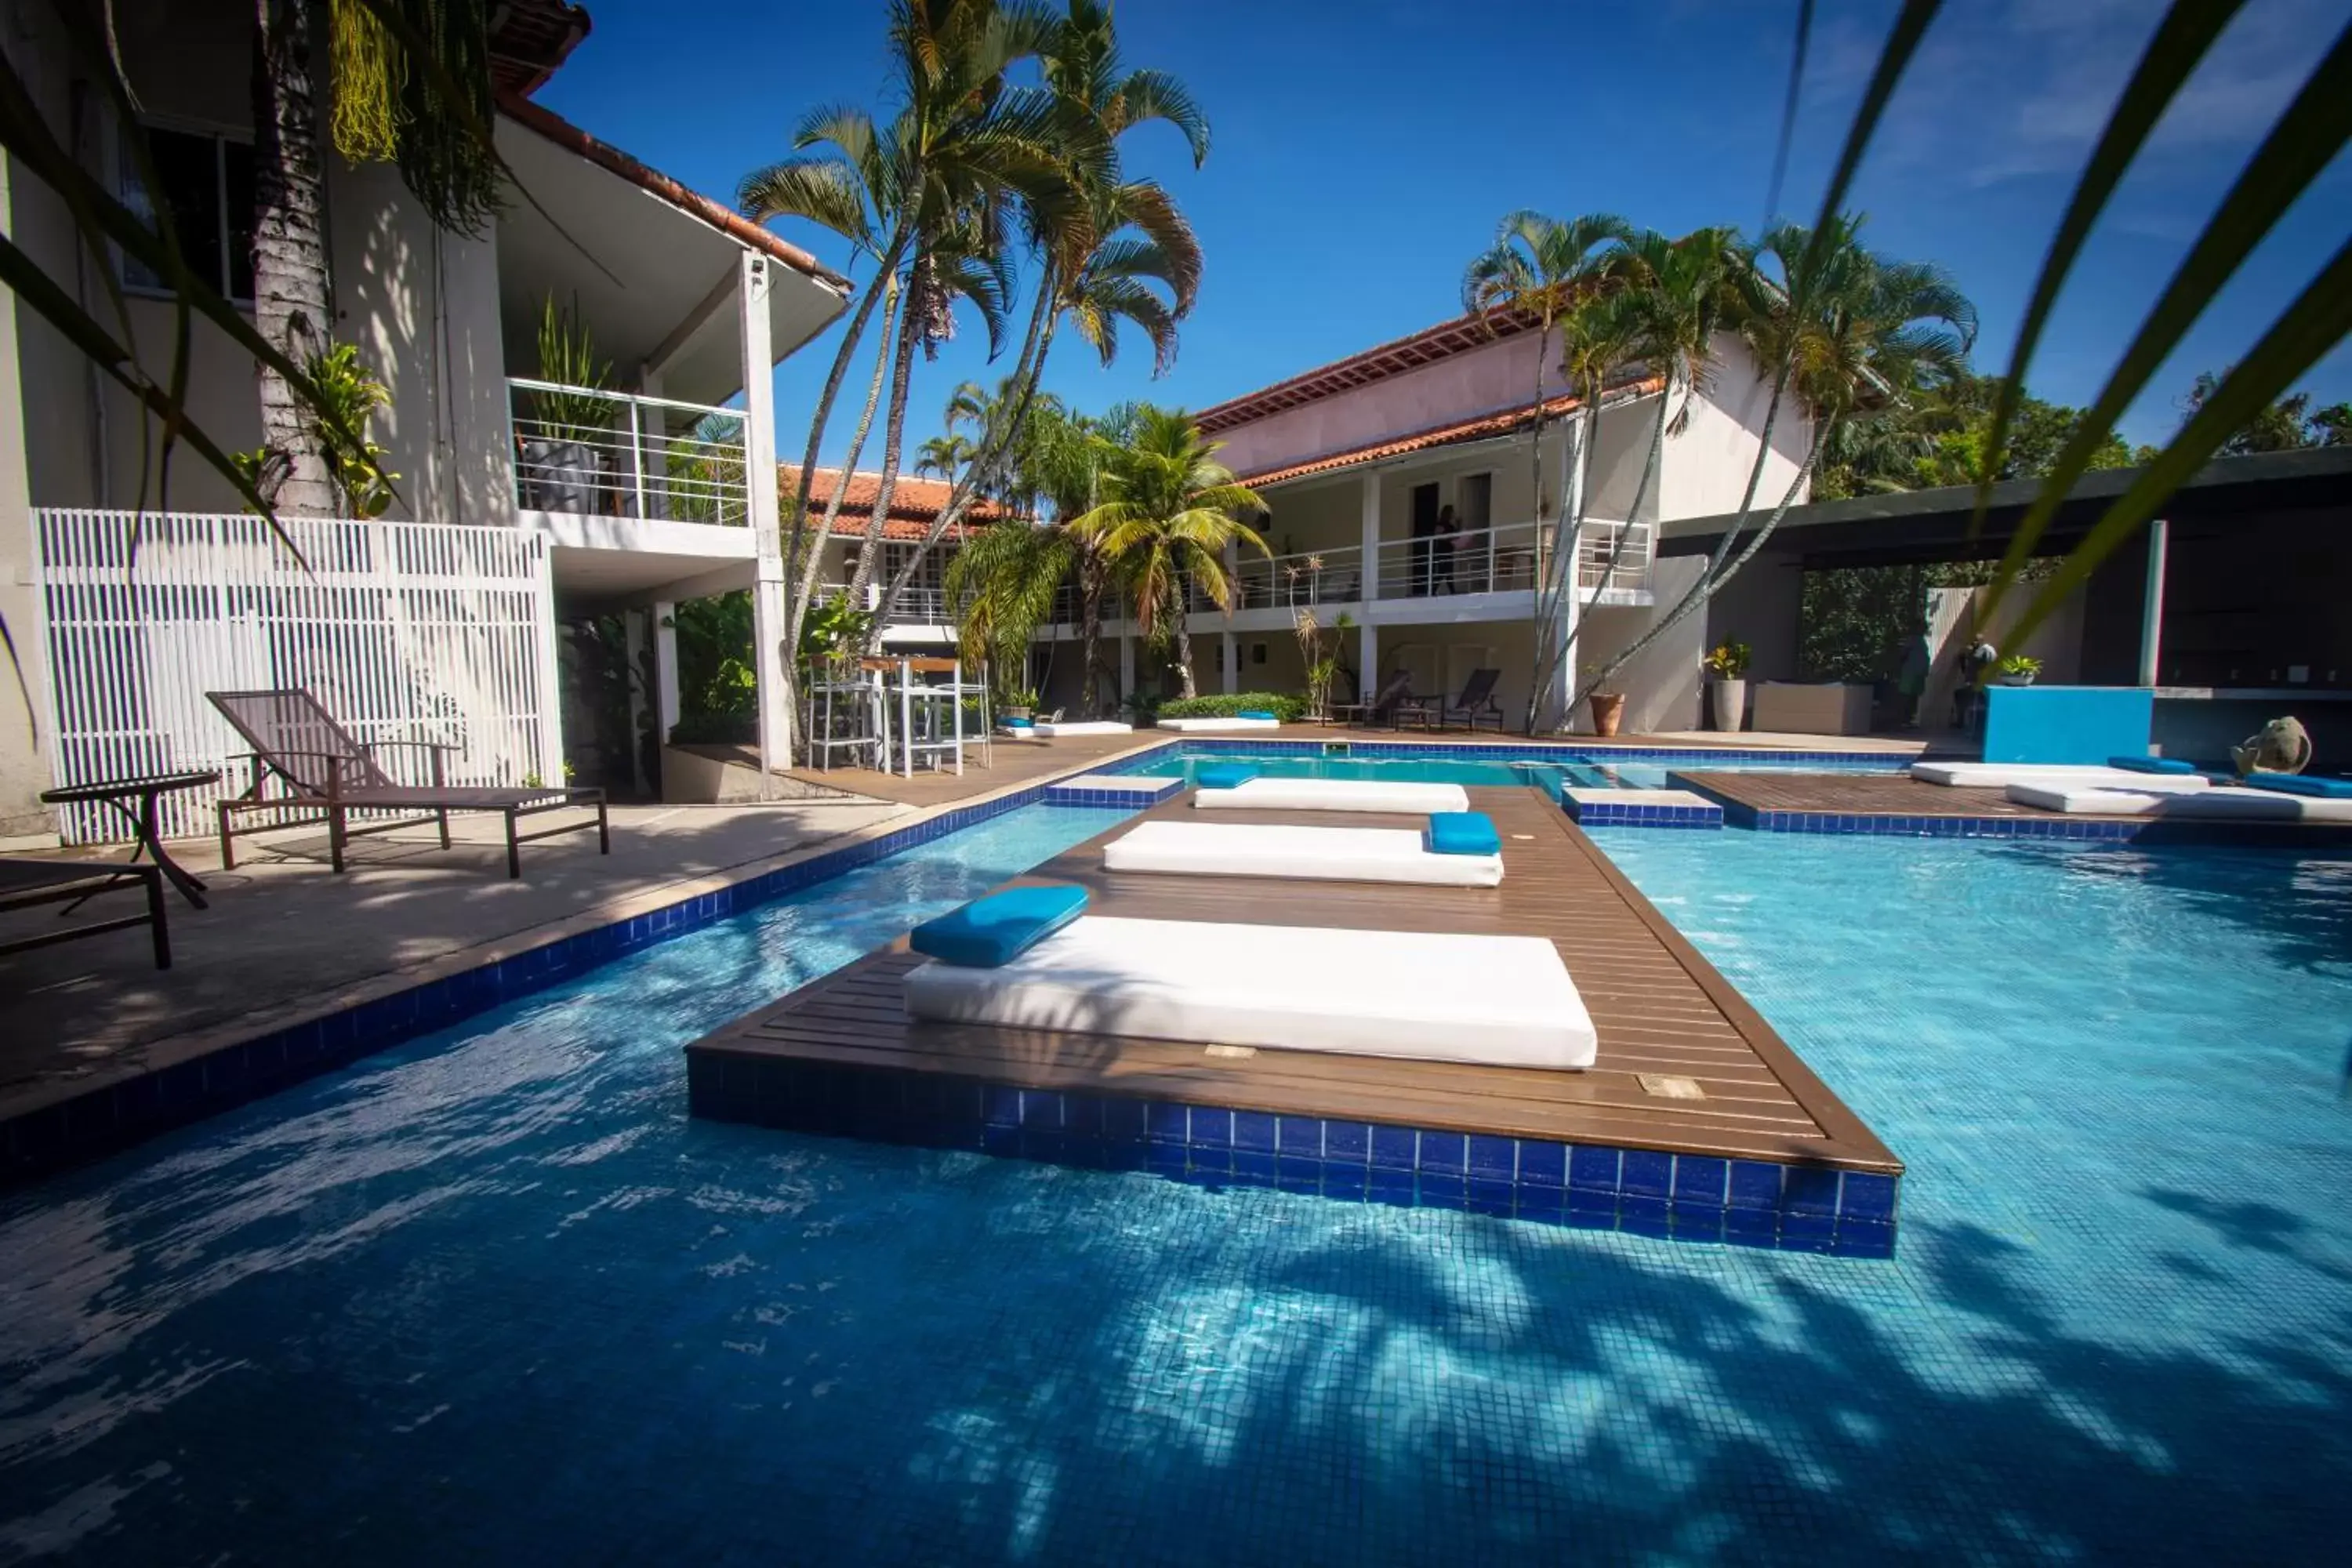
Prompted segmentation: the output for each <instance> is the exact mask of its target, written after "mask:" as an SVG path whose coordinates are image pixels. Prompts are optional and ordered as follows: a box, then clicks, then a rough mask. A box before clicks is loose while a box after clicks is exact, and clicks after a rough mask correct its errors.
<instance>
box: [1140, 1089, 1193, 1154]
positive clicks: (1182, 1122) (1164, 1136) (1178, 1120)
mask: <svg viewBox="0 0 2352 1568" xmlns="http://www.w3.org/2000/svg"><path fill="white" fill-rule="evenodd" d="M1185 1109H1186V1108H1185V1107H1183V1106H1181V1105H1170V1104H1166V1103H1163V1102H1161V1101H1160V1100H1154V1101H1152V1102H1151V1106H1150V1110H1148V1111H1147V1112H1146V1114H1145V1121H1146V1123H1147V1125H1148V1126H1149V1128H1150V1134H1151V1141H1152V1142H1155V1143H1175V1144H1179V1145H1181V1144H1183V1143H1185V1142H1190V1141H1191V1137H1192V1134H1191V1131H1190V1130H1189V1129H1188V1127H1187V1126H1186V1122H1187V1121H1188V1120H1189V1119H1188V1117H1187V1116H1186V1114H1185Z"/></svg>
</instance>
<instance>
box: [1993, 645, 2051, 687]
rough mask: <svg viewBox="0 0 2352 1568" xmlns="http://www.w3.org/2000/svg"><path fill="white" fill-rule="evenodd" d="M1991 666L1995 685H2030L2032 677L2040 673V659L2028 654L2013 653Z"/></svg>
mask: <svg viewBox="0 0 2352 1568" xmlns="http://www.w3.org/2000/svg"><path fill="white" fill-rule="evenodd" d="M1993 668H1994V674H1993V681H1994V683H1995V684H1996V685H2000V686H2031V685H2032V684H2033V678H2034V677H2035V676H2037V675H2039V674H2041V673H2042V661H2041V660H2040V659H2038V658H2033V657H2032V655H2030V654H2022V653H2013V654H2011V655H2010V656H2009V657H2008V658H2004V659H2002V660H2001V661H2000V663H1999V664H1998V665H1996V666H1994V667H1993Z"/></svg>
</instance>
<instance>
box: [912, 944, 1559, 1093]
mask: <svg viewBox="0 0 2352 1568" xmlns="http://www.w3.org/2000/svg"><path fill="white" fill-rule="evenodd" d="M906 1005H907V1012H908V1016H911V1017H916V1018H929V1019H935V1020H940V1021H945V1022H952V1023H973V1024H999V1025H1004V1026H1010V1027H1014V1028H1030V1029H1054V1030H1061V1031H1069V1032H1075V1033H1080V1034H1097V1035H1133V1036H1140V1037H1146V1038H1151V1039H1163V1040H1187V1041H1198V1042H1200V1043H1202V1044H1204V1045H1225V1046H1261V1047H1276V1048H1289V1049H1294V1050H1306V1051H1344V1052H1349V1053H1353V1054H1357V1055H1361V1056H1375V1057H1403V1058H1409V1059H1412V1060H1418V1061H1448V1062H1475V1063H1478V1064H1482V1065H1486V1066H1493V1067H1522V1068H1588V1067H1591V1065H1592V1058H1593V1052H1594V1049H1595V1047H1596V1045H1597V1041H1596V1039H1595V1037H1594V1035H1593V1030H1592V1019H1591V1016H1590V1015H1588V1014H1587V1013H1586V1012H1585V1010H1584V999H1583V998H1582V997H1580V996H1579V995H1578V994H1576V983H1575V982H1574V981H1572V980H1570V978H1569V977H1568V969H1567V966H1566V965H1564V964H1562V963H1560V961H1559V952H1558V951H1557V950H1556V949H1554V948H1553V946H1552V944H1551V943H1550V942H1547V941H1545V940H1544V939H1543V938H1541V937H1529V936H1470V935H1465V934H1461V933H1458V932H1433V931H1328V930H1324V929H1322V928H1319V927H1307V926H1262V925H1225V924H1217V923H1209V922H1202V921H1138V920H1119V919H1117V918H1114V917H1110V916H1105V915H1087V916H1084V917H1081V918H1080V919H1078V920H1076V921H1073V922H1072V923H1071V924H1069V925H1067V926H1066V927H1064V928H1063V929H1062V930H1061V931H1057V932H1055V934H1054V935H1052V936H1050V937H1047V938H1046V939H1045V941H1044V942H1039V943H1038V944H1037V945H1036V946H1034V947H1033V948H1031V949H1030V950H1029V951H1028V952H1024V953H1023V954H1021V955H1020V956H1019V957H1018V958H1015V959H1013V961H1012V962H1011V963H1006V964H1003V965H1000V966H999V967H997V968H994V969H964V968H959V967H957V966H955V965H953V964H948V963H926V964H923V965H921V966H920V967H919V968H917V969H915V970H913V971H911V972H910V973H908V976H907V983H906Z"/></svg>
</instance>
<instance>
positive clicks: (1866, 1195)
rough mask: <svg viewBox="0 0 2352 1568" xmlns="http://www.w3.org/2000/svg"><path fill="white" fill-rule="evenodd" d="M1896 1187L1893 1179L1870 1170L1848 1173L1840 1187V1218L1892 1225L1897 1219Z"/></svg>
mask: <svg viewBox="0 0 2352 1568" xmlns="http://www.w3.org/2000/svg"><path fill="white" fill-rule="evenodd" d="M1838 1217H1839V1218H1841V1219H1863V1220H1878V1221H1882V1222H1885V1223H1887V1224H1892V1223H1893V1222H1894V1219H1895V1178H1894V1177H1892V1176H1881V1175H1874V1174H1873V1173H1870V1172H1867V1171H1848V1172H1847V1173H1845V1179H1844V1181H1843V1183H1842V1184H1841V1185H1840V1188H1839V1193H1838Z"/></svg>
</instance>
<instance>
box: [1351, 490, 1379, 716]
mask: <svg viewBox="0 0 2352 1568" xmlns="http://www.w3.org/2000/svg"><path fill="white" fill-rule="evenodd" d="M1357 482H1358V483H1359V484H1360V485H1361V486H1362V487H1363V533H1362V536H1361V537H1362V543H1363V553H1364V597H1365V598H1366V599H1377V598H1379V597H1380V596H1381V476H1380V474H1379V472H1378V471H1377V470H1373V471H1370V472H1367V473H1366V474H1365V475H1364V477H1363V478H1362V479H1360V480H1359V481H1357ZM1371 635H1372V629H1371V628H1370V626H1366V627H1365V628H1364V637H1365V644H1364V646H1365V647H1370V646H1371V642H1370V638H1371ZM1367 668H1369V667H1367ZM1366 695H1367V696H1369V695H1370V694H1369V693H1367V694H1366Z"/></svg>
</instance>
